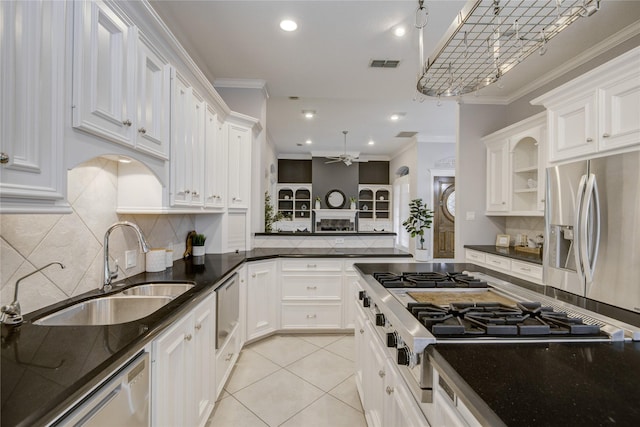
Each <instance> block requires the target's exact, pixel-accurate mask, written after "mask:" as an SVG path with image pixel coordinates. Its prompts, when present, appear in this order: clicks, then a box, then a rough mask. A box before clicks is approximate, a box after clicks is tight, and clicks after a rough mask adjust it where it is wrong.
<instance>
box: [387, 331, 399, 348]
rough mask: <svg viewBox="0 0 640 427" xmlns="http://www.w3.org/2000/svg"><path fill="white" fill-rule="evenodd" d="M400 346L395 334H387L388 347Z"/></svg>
mask: <svg viewBox="0 0 640 427" xmlns="http://www.w3.org/2000/svg"><path fill="white" fill-rule="evenodd" d="M397 345H398V340H397V338H396V333H395V332H388V333H387V347H396V346H397Z"/></svg>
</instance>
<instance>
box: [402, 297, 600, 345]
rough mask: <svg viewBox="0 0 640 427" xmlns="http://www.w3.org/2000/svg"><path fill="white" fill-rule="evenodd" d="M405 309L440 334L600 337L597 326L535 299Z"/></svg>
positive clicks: (433, 332)
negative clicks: (514, 303)
mask: <svg viewBox="0 0 640 427" xmlns="http://www.w3.org/2000/svg"><path fill="white" fill-rule="evenodd" d="M407 309H408V310H409V311H410V312H411V313H412V314H413V316H414V317H415V318H416V319H418V320H419V321H420V323H422V324H423V325H424V326H425V327H426V328H427V329H429V331H431V333H432V334H433V335H435V336H440V337H473V336H489V337H507V336H556V335H557V336H599V335H600V333H601V332H600V326H598V325H591V324H586V323H584V322H583V321H582V319H580V318H577V317H572V316H570V315H568V314H567V313H565V312H562V311H555V310H554V309H553V308H552V307H544V306H542V305H541V304H540V303H537V302H521V303H517V307H511V306H506V305H504V304H499V303H492V302H489V303H451V304H450V306H449V307H445V308H443V307H439V306H437V305H433V304H428V303H427V304H424V303H409V305H408V306H407Z"/></svg>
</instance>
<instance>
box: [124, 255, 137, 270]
mask: <svg viewBox="0 0 640 427" xmlns="http://www.w3.org/2000/svg"><path fill="white" fill-rule="evenodd" d="M137 260H138V251H125V252H124V268H133V267H135V266H136V261H137Z"/></svg>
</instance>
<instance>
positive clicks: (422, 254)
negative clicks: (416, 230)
mask: <svg viewBox="0 0 640 427" xmlns="http://www.w3.org/2000/svg"><path fill="white" fill-rule="evenodd" d="M413 259H415V260H416V261H429V249H416V253H415V254H414V255H413Z"/></svg>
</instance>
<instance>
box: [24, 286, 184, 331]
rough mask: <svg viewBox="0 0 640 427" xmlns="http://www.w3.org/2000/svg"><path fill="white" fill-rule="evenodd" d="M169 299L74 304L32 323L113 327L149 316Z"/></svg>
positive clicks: (122, 298)
mask: <svg viewBox="0 0 640 427" xmlns="http://www.w3.org/2000/svg"><path fill="white" fill-rule="evenodd" d="M173 298H174V297H171V296H137V295H121V294H116V295H111V296H105V297H100V298H95V299H91V300H88V301H84V302H80V303H78V304H74V305H72V306H70V307H67V308H63V309H62V310H59V311H56V312H55V313H52V314H49V315H48V316H45V317H42V318H40V319H38V320H35V321H34V322H33V323H34V324H36V325H42V326H78V325H115V324H118V323H126V322H132V321H134V320H137V319H141V318H143V317H146V316H148V315H150V314H151V313H153V312H155V311H156V310H159V309H160V308H162V307H163V306H164V305H166V304H168V303H169V302H170V301H171V300H172V299H173Z"/></svg>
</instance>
